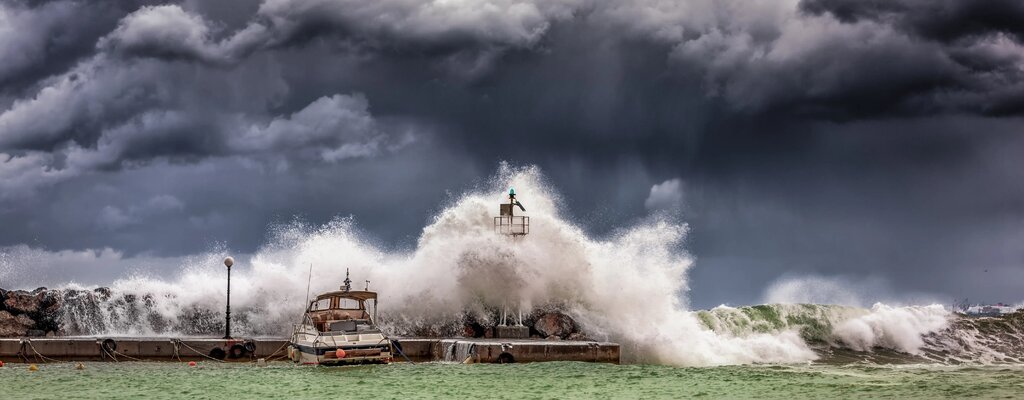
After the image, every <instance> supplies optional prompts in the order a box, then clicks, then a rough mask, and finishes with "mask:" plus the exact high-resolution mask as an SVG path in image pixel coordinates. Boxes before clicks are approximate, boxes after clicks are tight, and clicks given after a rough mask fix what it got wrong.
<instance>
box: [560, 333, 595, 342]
mask: <svg viewBox="0 0 1024 400" xmlns="http://www.w3.org/2000/svg"><path fill="white" fill-rule="evenodd" d="M565 340H581V341H583V340H590V339H589V338H587V335H585V334H583V332H573V333H570V334H569V337H567V338H565Z"/></svg>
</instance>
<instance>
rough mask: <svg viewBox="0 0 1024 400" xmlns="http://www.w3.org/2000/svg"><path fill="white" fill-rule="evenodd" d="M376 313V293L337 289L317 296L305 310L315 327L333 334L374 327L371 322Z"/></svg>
mask: <svg viewBox="0 0 1024 400" xmlns="http://www.w3.org/2000/svg"><path fill="white" fill-rule="evenodd" d="M367 306H370V307H372V311H374V314H376V309H377V293H376V292H368V291H348V290H340V291H336V292H328V293H324V294H321V295H319V296H317V297H316V299H315V300H313V301H312V302H311V303H309V308H308V309H307V310H306V315H307V316H308V317H309V319H310V320H311V321H312V323H313V326H315V327H316V329H317V331H320V332H322V333H334V334H344V333H347V334H353V333H369V332H375V331H377V328H376V327H375V326H374V325H373V322H374V319H375V317H376V316H375V315H371V313H370V312H368V307H367Z"/></svg>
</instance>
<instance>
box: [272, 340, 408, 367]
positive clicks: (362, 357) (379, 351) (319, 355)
mask: <svg viewBox="0 0 1024 400" xmlns="http://www.w3.org/2000/svg"><path fill="white" fill-rule="evenodd" d="M339 350H341V351H339ZM339 354H341V355H342V356H341V357H339ZM288 356H289V358H291V360H292V361H293V362H295V363H296V364H302V365H323V366H343V365H365V364H389V363H391V361H392V352H391V349H390V345H388V346H376V347H367V346H337V347H333V346H331V347H324V346H318V347H312V346H305V345H302V344H298V343H294V342H293V343H290V344H289V346H288Z"/></svg>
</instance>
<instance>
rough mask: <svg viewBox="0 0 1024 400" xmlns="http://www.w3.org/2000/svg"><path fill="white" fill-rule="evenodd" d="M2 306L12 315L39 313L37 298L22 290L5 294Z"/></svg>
mask: <svg viewBox="0 0 1024 400" xmlns="http://www.w3.org/2000/svg"><path fill="white" fill-rule="evenodd" d="M4 305H5V306H6V308H7V310H8V311H11V312H13V313H14V314H30V313H34V312H37V311H39V297H37V296H36V295H34V294H32V293H29V292H26V291H24V290H15V291H11V292H7V299H6V300H4Z"/></svg>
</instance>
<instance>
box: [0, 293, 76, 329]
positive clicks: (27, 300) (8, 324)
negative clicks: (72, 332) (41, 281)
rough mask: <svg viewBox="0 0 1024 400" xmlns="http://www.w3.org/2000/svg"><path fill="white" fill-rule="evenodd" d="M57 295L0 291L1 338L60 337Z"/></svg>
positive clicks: (59, 308) (59, 300) (59, 306)
mask: <svg viewBox="0 0 1024 400" xmlns="http://www.w3.org/2000/svg"><path fill="white" fill-rule="evenodd" d="M62 300H63V299H62V297H61V294H60V292H59V291H53V290H47V289H46V288H38V289H36V290H33V291H31V292H29V291H25V290H11V291H8V290H4V289H0V337H20V336H54V335H62V334H63V333H64V332H63V331H62V330H61V324H60V320H61V305H62V303H63V301H62Z"/></svg>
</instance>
